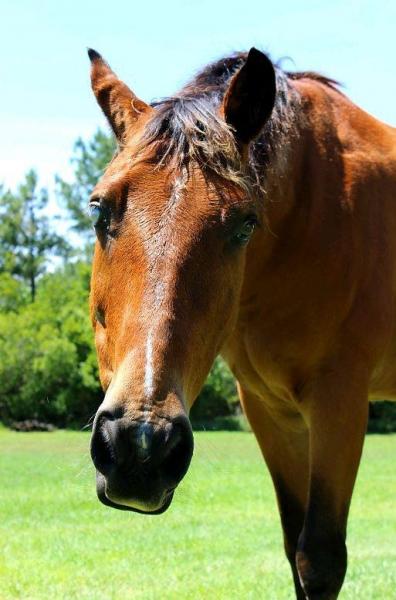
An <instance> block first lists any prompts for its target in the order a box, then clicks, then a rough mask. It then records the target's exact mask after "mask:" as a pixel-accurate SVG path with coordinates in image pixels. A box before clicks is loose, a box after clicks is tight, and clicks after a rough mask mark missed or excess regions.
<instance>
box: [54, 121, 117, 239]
mask: <svg viewBox="0 0 396 600" xmlns="http://www.w3.org/2000/svg"><path fill="white" fill-rule="evenodd" d="M115 148H116V146H115V141H114V138H113V137H112V136H110V135H107V134H106V133H105V132H103V131H101V130H100V129H98V130H97V131H96V133H95V134H94V136H93V138H92V139H91V140H90V141H88V142H85V141H84V140H83V139H81V138H79V139H78V140H77V141H76V143H75V145H74V156H73V157H72V159H71V162H72V164H73V165H74V182H72V183H69V182H67V181H64V180H63V179H62V178H61V177H59V176H57V177H56V183H57V196H58V198H59V200H60V202H61V204H62V205H63V206H65V207H66V208H67V210H68V212H69V216H70V218H71V220H72V222H73V226H72V229H73V230H74V231H76V232H77V233H79V234H80V235H82V236H83V238H85V239H86V240H87V241H89V242H92V240H93V236H94V233H93V229H92V222H91V220H90V218H89V214H88V201H89V196H90V194H91V192H92V190H93V188H94V186H95V185H96V183H97V181H98V179H99V178H100V177H101V176H102V174H103V172H104V170H105V168H106V165H107V164H108V163H109V162H110V160H111V158H112V156H113V154H114V152H115Z"/></svg>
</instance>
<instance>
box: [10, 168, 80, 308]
mask: <svg viewBox="0 0 396 600" xmlns="http://www.w3.org/2000/svg"><path fill="white" fill-rule="evenodd" d="M37 183H38V182H37V174H36V172H35V171H33V170H31V171H29V172H28V173H27V174H26V177H25V181H24V182H23V183H22V184H21V185H20V186H19V187H18V190H17V192H16V193H14V192H11V191H10V190H4V188H1V190H0V273H4V274H5V273H7V274H9V275H11V276H12V277H14V278H16V279H17V280H21V281H23V282H24V283H25V284H26V285H27V286H28V288H29V290H30V298H31V301H32V302H34V299H35V297H36V287H37V279H38V278H39V277H40V275H42V274H43V273H44V272H45V270H46V267H47V265H48V262H49V260H50V257H51V256H53V255H58V256H65V255H67V253H68V251H69V245H68V244H67V242H66V241H65V240H64V239H63V238H62V237H60V236H59V235H58V234H57V233H55V231H53V230H52V229H51V222H50V220H49V218H48V217H47V216H46V215H45V209H46V208H47V205H48V192H47V190H45V189H38V186H37Z"/></svg>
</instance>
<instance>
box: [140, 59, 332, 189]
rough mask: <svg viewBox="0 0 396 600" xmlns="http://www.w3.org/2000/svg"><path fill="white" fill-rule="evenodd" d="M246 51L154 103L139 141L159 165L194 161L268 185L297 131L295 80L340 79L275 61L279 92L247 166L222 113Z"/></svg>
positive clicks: (247, 182)
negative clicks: (272, 169) (278, 159)
mask: <svg viewBox="0 0 396 600" xmlns="http://www.w3.org/2000/svg"><path fill="white" fill-rule="evenodd" d="M246 58H247V53H243V52H240V53H236V54H233V55H231V56H228V57H224V58H222V59H220V60H218V61H215V62H213V63H210V64H209V65H207V66H206V67H204V68H203V69H202V71H200V72H199V73H197V75H196V76H195V77H194V78H193V79H192V80H191V81H190V82H189V83H187V84H186V85H185V86H184V87H183V88H182V89H181V90H180V91H179V93H177V94H176V95H174V96H171V97H168V98H164V99H162V100H159V101H156V102H153V103H152V105H151V106H152V107H153V108H154V109H155V112H154V114H153V116H152V117H151V119H150V120H149V122H148V123H147V125H146V127H145V130H144V132H143V135H142V138H141V139H140V141H139V145H138V154H139V156H141V155H142V154H144V158H145V159H146V160H151V161H152V162H153V163H155V164H156V165H157V166H158V167H159V168H160V167H163V166H165V165H167V164H169V165H171V166H172V167H174V168H175V169H177V170H178V171H179V172H183V171H187V173H188V170H189V167H190V165H191V164H193V163H194V162H198V164H199V166H200V167H201V169H202V170H203V171H204V172H206V173H209V174H212V175H217V176H219V177H220V178H222V179H226V180H228V181H229V182H231V183H234V184H236V185H238V186H240V187H243V188H245V189H247V190H248V191H250V192H253V191H255V190H257V189H258V190H261V191H263V190H264V181H265V174H266V172H267V171H268V168H266V167H268V166H269V165H270V164H274V162H275V159H276V157H277V156H278V154H280V151H281V150H282V152H285V149H286V148H287V146H288V145H289V144H290V141H291V139H292V138H293V135H294V134H295V133H296V117H297V113H298V110H297V106H298V104H299V96H298V94H297V92H296V90H295V88H294V86H293V84H292V82H293V80H295V79H302V78H309V79H312V80H314V81H318V82H320V83H322V84H324V85H327V86H329V87H331V88H334V87H335V86H336V85H337V84H336V82H335V81H334V80H332V79H328V78H326V77H324V76H322V75H319V74H318V73H311V72H301V73H288V72H285V71H283V70H282V69H281V68H280V67H278V66H276V65H274V68H275V72H276V86H277V93H276V99H275V106H274V109H273V111H272V114H271V117H270V119H269V120H268V121H267V123H266V124H265V126H264V128H263V130H262V132H261V134H260V135H259V137H258V138H257V139H256V140H255V142H254V143H253V144H251V146H250V156H249V161H248V165H247V169H246V168H245V169H243V168H242V165H241V159H240V152H239V150H238V147H237V143H236V141H235V136H234V134H233V131H232V129H231V128H230V127H229V126H228V125H227V123H226V122H225V121H224V119H223V118H222V117H221V116H220V115H219V108H220V106H221V103H222V100H223V97H224V94H225V91H226V89H227V87H228V84H229V81H230V79H231V78H232V76H233V75H234V74H235V73H236V72H237V71H238V70H239V69H240V68H241V67H242V66H243V64H244V62H245V61H246Z"/></svg>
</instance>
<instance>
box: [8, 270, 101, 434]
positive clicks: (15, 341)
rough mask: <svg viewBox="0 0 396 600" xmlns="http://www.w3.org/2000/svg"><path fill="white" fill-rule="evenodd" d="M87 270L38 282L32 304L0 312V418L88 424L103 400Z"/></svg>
mask: <svg viewBox="0 0 396 600" xmlns="http://www.w3.org/2000/svg"><path fill="white" fill-rule="evenodd" d="M89 272H90V269H89V266H88V265H86V264H83V263H78V264H71V265H68V266H67V267H64V268H62V269H60V270H59V271H57V272H55V273H53V274H48V275H46V276H45V277H43V279H42V280H41V281H40V285H39V287H38V291H37V297H36V301H35V303H34V304H30V303H28V304H22V305H20V306H19V310H18V311H17V312H13V313H12V312H7V313H6V312H3V313H0V340H1V344H0V382H1V385H0V418H1V419H2V420H3V421H4V422H10V421H14V420H16V421H18V420H24V419H31V418H39V419H40V420H43V421H49V422H52V423H55V424H57V425H59V426H65V425H71V424H75V423H78V424H84V423H86V421H87V419H88V418H89V417H90V416H91V414H92V413H93V412H94V411H95V409H96V407H97V406H98V404H99V400H100V397H101V393H100V388H99V380H98V373H97V366H96V360H95V356H94V349H93V336H92V331H91V326H90V323H89V318H88V291H89Z"/></svg>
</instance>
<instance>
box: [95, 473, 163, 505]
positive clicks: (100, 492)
mask: <svg viewBox="0 0 396 600" xmlns="http://www.w3.org/2000/svg"><path fill="white" fill-rule="evenodd" d="M96 493H97V496H98V498H99V500H100V501H101V502H102V504H105V505H106V506H110V507H111V508H117V509H118V510H128V511H130V512H136V513H139V514H142V515H161V514H162V513H164V512H165V511H166V510H168V508H169V507H170V505H171V503H172V500H173V494H174V490H172V491H169V492H167V493H165V494H164V496H163V498H162V499H161V501H160V502H159V503H158V506H157V505H155V504H151V505H147V504H144V503H143V502H139V501H137V500H130V501H129V500H123V501H122V502H116V501H114V500H112V499H111V498H109V496H108V495H107V493H106V479H105V478H104V476H103V475H102V474H101V473H98V472H96Z"/></svg>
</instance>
